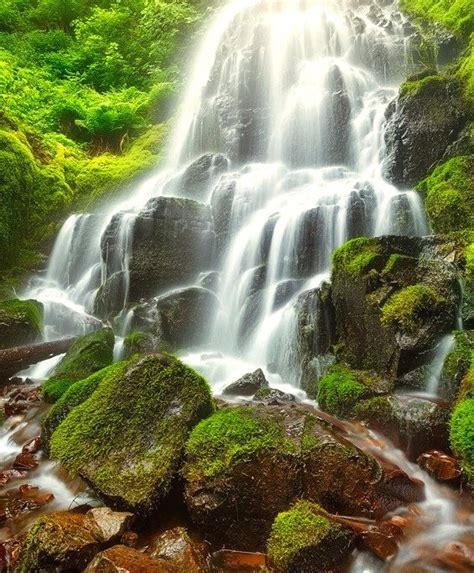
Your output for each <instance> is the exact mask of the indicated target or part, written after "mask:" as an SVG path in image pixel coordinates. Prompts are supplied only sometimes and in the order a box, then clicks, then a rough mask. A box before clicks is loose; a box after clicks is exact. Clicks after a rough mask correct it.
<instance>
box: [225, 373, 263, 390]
mask: <svg viewBox="0 0 474 573" xmlns="http://www.w3.org/2000/svg"><path fill="white" fill-rule="evenodd" d="M262 388H268V381H267V379H266V378H265V374H264V373H263V371H262V370H261V369H260V368H259V369H258V370H256V371H255V372H252V373H251V374H245V376H242V378H240V379H239V380H237V382H234V383H233V384H231V385H230V386H227V388H225V389H224V392H223V395H224V396H254V395H255V394H256V393H257V392H258V391H259V390H261V389H262Z"/></svg>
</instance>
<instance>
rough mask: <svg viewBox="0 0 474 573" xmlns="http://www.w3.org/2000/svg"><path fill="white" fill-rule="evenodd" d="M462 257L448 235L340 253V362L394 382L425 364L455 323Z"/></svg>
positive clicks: (336, 273)
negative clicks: (446, 237)
mask: <svg viewBox="0 0 474 573" xmlns="http://www.w3.org/2000/svg"><path fill="white" fill-rule="evenodd" d="M451 247H452V248H451ZM451 251H452V252H451ZM459 258H460V257H459V256H458V254H457V252H456V247H455V246H454V245H451V243H449V242H447V243H445V242H444V240H443V239H442V238H408V237H381V238H377V239H365V238H361V239H354V240H353V241H350V242H349V243H346V244H345V245H343V246H342V247H341V248H340V249H338V250H337V251H336V252H335V254H334V266H333V275H332V276H333V288H332V299H333V302H334V305H335V309H336V322H337V328H338V337H339V341H338V342H339V344H338V346H337V349H338V355H339V358H340V359H341V360H342V361H344V362H346V363H347V364H348V365H349V366H350V367H351V368H355V369H358V370H374V371H375V372H377V373H378V374H380V375H382V376H387V377H388V378H394V377H399V376H402V375H404V374H406V373H408V372H410V371H412V370H414V369H416V368H417V367H419V366H421V365H422V364H425V363H426V362H427V361H428V360H429V359H430V357H431V355H432V353H433V350H434V348H435V347H436V346H437V344H438V342H439V340H440V338H441V336H443V335H444V334H446V333H448V332H450V331H451V330H452V329H453V328H454V327H455V324H456V319H457V315H458V309H459V305H460V302H461V293H460V289H459V285H458V276H459V273H460V265H461V263H460V261H459Z"/></svg>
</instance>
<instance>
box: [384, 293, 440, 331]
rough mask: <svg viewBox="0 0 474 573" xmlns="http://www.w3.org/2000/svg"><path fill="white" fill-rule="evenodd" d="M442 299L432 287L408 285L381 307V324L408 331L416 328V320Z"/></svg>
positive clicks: (431, 309)
mask: <svg viewBox="0 0 474 573" xmlns="http://www.w3.org/2000/svg"><path fill="white" fill-rule="evenodd" d="M442 302H443V299H442V298H441V297H440V295H438V294H437V293H436V292H435V291H434V290H433V289H431V288H430V287H427V286H425V285H422V284H417V285H412V286H409V287H407V288H405V289H403V290H401V291H399V292H397V293H395V294H394V295H393V296H391V297H390V299H389V300H388V301H387V302H386V303H385V304H384V306H383V307H382V324H384V325H386V326H395V327H398V328H401V329H403V330H405V331H406V332H408V333H410V332H413V331H414V330H415V329H416V326H417V320H418V319H419V318H420V317H422V316H423V315H424V314H426V313H429V312H433V308H434V307H437V306H438V305H440V304H441V303H442Z"/></svg>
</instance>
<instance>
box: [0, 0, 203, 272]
mask: <svg viewBox="0 0 474 573" xmlns="http://www.w3.org/2000/svg"><path fill="white" fill-rule="evenodd" d="M209 3H210V2H204V1H201V0H159V1H155V0H0V148H1V149H2V151H1V152H0V172H1V175H0V199H1V200H0V250H1V251H2V255H3V256H2V263H3V264H2V269H1V272H2V273H5V271H6V269H10V270H12V269H13V270H15V267H20V268H19V269H17V270H21V267H29V266H32V265H34V264H35V263H37V262H38V257H37V253H38V245H39V244H40V243H41V241H44V239H45V238H48V237H50V236H51V235H52V234H53V233H54V232H55V231H56V228H57V225H58V223H59V222H60V221H61V220H62V219H63V218H64V217H65V216H66V214H67V213H68V212H69V211H70V210H71V209H72V207H73V206H76V205H77V204H79V206H80V207H81V208H84V207H89V206H91V205H93V204H95V203H96V202H97V201H98V200H100V199H101V198H103V197H104V195H108V194H110V193H113V192H117V190H118V189H120V188H121V187H122V186H123V185H124V184H130V183H131V182H133V180H134V178H136V177H137V176H138V175H140V174H141V173H143V172H144V171H146V170H147V169H150V168H151V167H152V166H153V165H155V164H156V162H157V161H158V159H159V156H160V153H161V150H162V145H161V144H162V141H163V136H164V135H165V133H166V121H167V119H168V117H169V114H170V103H171V101H172V98H173V96H174V94H175V92H176V88H177V86H178V85H179V82H180V74H179V72H180V69H182V68H183V67H184V66H180V65H179V64H180V62H181V61H182V60H183V59H184V57H183V54H184V50H185V49H186V45H185V40H187V39H188V38H189V36H190V34H189V33H190V31H191V30H192V29H193V26H195V24H196V23H197V22H198V21H199V20H200V18H201V16H202V14H203V12H204V8H205V7H206V6H207V5H208V4H209ZM0 278H1V277H0Z"/></svg>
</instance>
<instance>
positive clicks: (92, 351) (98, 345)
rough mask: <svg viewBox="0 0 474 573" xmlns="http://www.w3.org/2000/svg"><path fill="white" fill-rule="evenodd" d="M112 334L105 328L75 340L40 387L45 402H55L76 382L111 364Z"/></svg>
mask: <svg viewBox="0 0 474 573" xmlns="http://www.w3.org/2000/svg"><path fill="white" fill-rule="evenodd" d="M114 341H115V337H114V333H113V332H112V330H111V329H110V328H104V329H102V330H98V331H96V332H92V333H91V334H87V335H86V336H83V337H81V338H79V339H78V340H76V342H75V343H74V344H73V345H72V346H71V348H70V349H69V351H68V352H67V354H66V356H65V357H64V358H63V359H62V360H61V362H60V363H59V364H58V366H57V367H56V369H55V370H54V372H53V375H52V376H51V378H50V379H49V380H47V381H46V382H45V383H44V385H43V394H44V397H45V399H46V400H47V401H49V402H56V400H58V399H59V398H61V396H62V395H63V394H64V393H65V392H66V391H67V390H68V389H69V388H70V387H71V386H72V385H73V384H74V383H75V382H77V381H78V380H83V379H84V378H87V377H88V376H90V375H91V374H93V373H94V372H97V371H98V370H102V368H105V367H106V366H108V365H109V364H111V363H112V361H113V350H114Z"/></svg>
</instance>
